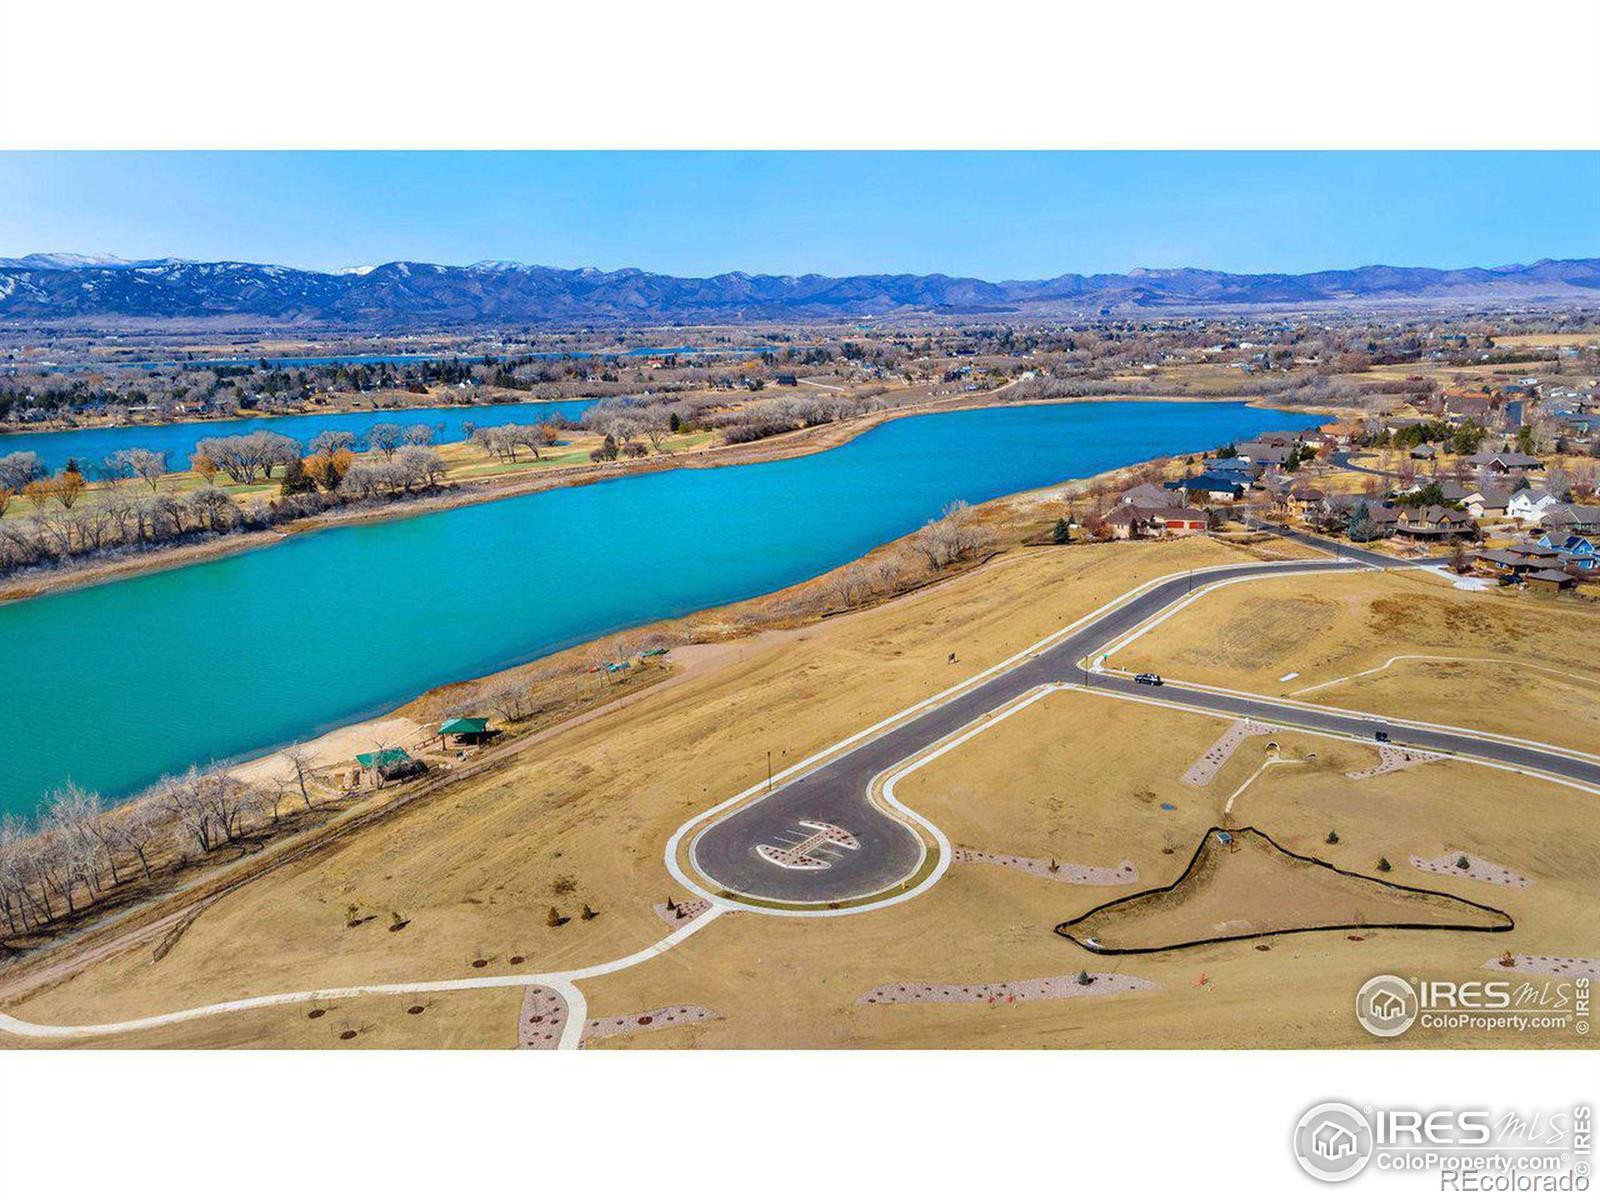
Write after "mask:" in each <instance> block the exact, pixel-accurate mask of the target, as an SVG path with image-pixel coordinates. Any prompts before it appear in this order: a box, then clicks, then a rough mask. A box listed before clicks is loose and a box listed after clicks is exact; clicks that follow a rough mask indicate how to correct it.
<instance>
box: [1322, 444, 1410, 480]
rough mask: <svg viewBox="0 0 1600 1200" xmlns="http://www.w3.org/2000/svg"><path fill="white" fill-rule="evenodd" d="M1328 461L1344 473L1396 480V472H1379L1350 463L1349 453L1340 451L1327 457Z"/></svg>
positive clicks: (1373, 468)
mask: <svg viewBox="0 0 1600 1200" xmlns="http://www.w3.org/2000/svg"><path fill="white" fill-rule="evenodd" d="M1328 461H1329V462H1331V463H1332V464H1333V465H1334V466H1336V467H1342V468H1343V469H1344V470H1346V471H1354V472H1356V474H1358V475H1376V476H1377V477H1378V478H1379V479H1398V478H1399V472H1398V471H1380V470H1378V469H1377V468H1376V467H1363V466H1361V465H1359V464H1357V463H1353V462H1351V461H1350V451H1348V450H1341V451H1339V452H1338V453H1337V454H1332V455H1329V456H1328Z"/></svg>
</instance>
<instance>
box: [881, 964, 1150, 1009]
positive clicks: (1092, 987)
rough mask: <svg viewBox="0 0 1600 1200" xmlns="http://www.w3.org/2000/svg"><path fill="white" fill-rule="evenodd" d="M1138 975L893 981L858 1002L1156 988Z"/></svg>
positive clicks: (960, 1000)
mask: <svg viewBox="0 0 1600 1200" xmlns="http://www.w3.org/2000/svg"><path fill="white" fill-rule="evenodd" d="M1155 986H1156V985H1155V984H1154V983H1152V982H1151V981H1150V980H1148V979H1140V978H1139V977H1138V976H1137V975H1113V974H1110V973H1109V972H1099V973H1095V974H1091V975H1090V976H1089V982H1088V983H1087V984H1084V983H1079V982H1078V977H1077V976H1076V975H1051V976H1048V977H1046V978H1044V979H1017V980H1005V981H1002V982H1000V983H890V984H885V985H884V986H883V987H880V988H874V989H873V990H872V991H870V992H868V993H867V994H866V995H864V996H860V997H858V998H857V999H856V1003H857V1004H991V1005H993V1004H1015V1003H1016V1002H1017V1001H1019V1000H1072V999H1075V998H1077V997H1079V996H1106V995H1112V994H1114V993H1117V992H1147V991H1151V990H1152V989H1154V988H1155Z"/></svg>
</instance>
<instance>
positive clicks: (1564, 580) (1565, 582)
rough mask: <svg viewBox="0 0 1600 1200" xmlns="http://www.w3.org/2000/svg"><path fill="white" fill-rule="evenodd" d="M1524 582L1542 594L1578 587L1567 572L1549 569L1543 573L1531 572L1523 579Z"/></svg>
mask: <svg viewBox="0 0 1600 1200" xmlns="http://www.w3.org/2000/svg"><path fill="white" fill-rule="evenodd" d="M1522 581H1523V582H1524V583H1526V584H1527V585H1528V586H1529V587H1531V588H1533V589H1535V590H1536V591H1541V592H1564V591H1566V590H1567V589H1568V588H1572V587H1576V586H1577V584H1578V581H1577V579H1576V578H1574V577H1573V576H1571V575H1568V574H1567V573H1566V572H1565V571H1558V570H1555V569H1554V568H1547V569H1545V570H1543V571H1529V572H1528V573H1527V574H1526V575H1524V576H1523V577H1522Z"/></svg>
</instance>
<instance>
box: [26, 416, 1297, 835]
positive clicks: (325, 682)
mask: <svg viewBox="0 0 1600 1200" xmlns="http://www.w3.org/2000/svg"><path fill="white" fill-rule="evenodd" d="M467 411H468V412H472V411H473V410H467ZM476 411H477V412H478V413H479V414H481V413H482V410H476ZM1320 419H1321V418H1318V417H1315V416H1312V415H1310V414H1305V413H1284V412H1275V411H1271V410H1266V409H1254V408H1247V407H1245V406H1244V405H1242V404H1237V403H1195V404H1179V403H1136V402H1098V403H1083V404H1068V405H1040V406H1030V407H1016V408H997V409H982V410H974V411H969V412H953V413H940V414H936V415H929V416H920V417H908V418H904V419H901V420H896V421H890V422H887V423H885V424H883V425H880V426H878V427H877V428H875V429H872V430H870V431H868V432H867V433H865V434H863V435H862V436H860V437H858V438H856V439H855V440H854V441H852V442H850V443H848V444H846V445H844V446H841V447H839V448H838V449H835V450H829V451H826V452H824V453H820V454H813V455H810V456H807V457H804V458H794V459H787V460H783V461H776V462H766V463H756V464H752V465H749V466H738V467H720V468H715V469H701V470H676V471H666V472H661V473H658V474H650V475H635V476H624V477H622V478H619V479H615V480H611V481H608V482H605V483H598V484H593V485H590V486H587V487H574V488H561V489H557V490H554V491H548V492H539V493H535V494H532V495H528V496H520V497H515V498H513V499H508V500H500V501H495V502H493V503H488V504H479V505H472V506H468V507H463V508H457V509H450V510H446V511H442V512H436V513H431V514H428V515H425V516H418V517H413V518H408V519H404V520H395V521H388V522H383V523H379V524H373V525H363V526H346V527H342V528H334V529H327V530H323V531H321V532H317V533H312V534H307V535H303V536H299V537H294V538H290V539H288V540H286V541H284V542H283V543H281V544H279V545H275V546H272V547H271V548H268V549H263V550H255V551H251V552H249V553H245V554H239V555H235V556H233V557H230V558H224V559H219V560H217V561H214V562H207V563H200V564H197V565H194V566H189V567H184V568H181V569H178V570H172V571H164V572H161V573H158V574H153V575H145V576H139V577H136V578H132V579H127V580H122V581H119V582H113V583H106V584H102V585H99V586H96V587H92V588H86V589H83V590H80V591H75V592H65V593H61V594H59V595H50V596H44V597H41V598H39V599H34V600H27V601H23V602H20V603H15V604H10V605H0V687H3V688H4V691H5V694H6V696H7V697H8V698H9V701H10V703H9V705H8V709H9V716H8V734H9V737H10V739H11V745H12V747H13V750H12V754H11V758H10V760H9V761H8V763H7V769H6V770H5V771H4V772H3V773H0V809H3V810H10V811H22V812H29V811H32V809H33V808H34V806H35V805H36V803H37V802H38V801H39V799H40V797H41V796H42V795H43V794H44V793H45V792H46V791H47V790H48V789H49V788H51V787H55V786H58V785H60V784H61V783H63V782H64V781H66V780H67V779H68V778H71V779H74V780H76V781H77V782H78V783H80V784H82V785H83V786H85V787H89V788H93V789H96V790H98V791H101V792H103V793H105V794H107V795H124V794H128V793H131V792H133V791H136V790H137V789H139V788H141V787H144V786H146V785H148V784H149V783H151V782H153V781H154V780H155V779H156V778H158V777H159V776H160V775H161V774H162V773H164V772H170V771H178V770H181V769H183V768H184V767H186V766H188V765H189V764H190V763H203V762H207V761H210V760H220V759H225V758H229V757H234V756H239V755H243V754H247V753H250V752H254V751H260V750H264V749H266V748H269V747H272V746H274V745H278V744H282V743H284V742H287V741H292V740H296V739H299V738H304V737H308V736H311V735H314V734H316V733H319V732H322V731H325V730H327V729H329V728H332V727H334V726H337V725H340V724H343V723H346V722H349V721H352V720H356V719H360V718H363V717H366V716H370V715H373V714H375V713H378V712H381V711H384V710H386V709H388V708H391V707H393V706H395V705H396V704H399V703H402V702H404V701H406V700H408V699H410V698H411V697H413V696H415V695H417V694H418V693H420V692H422V691H424V690H426V689H427V688H429V687H432V686H434V685H437V684H441V683H445V682H447V681H450V680H458V679H465V678H468V677H471V676H474V675H480V674H483V673H485V672H488V671H492V670H495V669H496V668H500V667H505V666H508V665H510V664H513V663H516V662H520V661H525V660H527V659H530V658H534V657H537V656H539V655H541V654H546V653H549V652H551V651H553V650H557V649H560V648H562V647H566V646H570V645H573V644H576V643H579V642H583V641H586V640H588V639H590V638H594V637H597V636H600V635H602V634H605V633H608V632H612V631H616V630H620V629H625V628H627V627H630V626H634V625H639V624H642V623H645V622H649V621H652V620H657V619H660V618H666V617H673V616H680V615H683V614H686V613H690V612H693V611H695V610H697V609H701V608H705V607H707V606H711V605H716V604H723V603H727V602H730V601H734V600H739V599H742V598H746V597H750V596H755V595H759V594H761V593H763V592H768V591H771V590H773V589H776V588H780V587H784V586H787V585H789V584H792V583H796V582H798V581H800V580H803V579H806V578H809V577H811V576H813V575H816V574H818V573H820V572H823V571H826V570H828V569H830V568H832V567H835V566H838V565H839V564H841V563H844V562H847V561H849V560H850V559H852V558H856V557H858V556H859V555H861V554H863V553H864V552H866V551H867V550H869V549H871V548H872V547H873V546H876V545H880V544H882V543H883V542H886V541H889V540H891V539H893V538H896V537H899V536H901V535H902V534H905V533H907V532H909V531H910V530H912V529H914V528H916V527H917V526H918V525H920V524H921V523H922V522H924V521H926V520H928V519H929V518H930V517H933V516H936V515H937V514H938V512H939V511H940V509H941V508H943V506H944V505H945V504H947V503H948V502H950V501H952V500H957V499H961V500H967V501H970V502H974V503H976V502H980V501H983V500H988V499H992V498H994V497H996V496H1001V495H1005V494H1006V493H1009V492H1015V491H1020V490H1024V489H1028V488H1034V487H1042V486H1044V485H1046V484H1050V483H1055V482H1058V481H1061V480H1065V479H1070V478H1075V477H1082V476H1087V475H1092V474H1094V473H1096V472H1099V471H1103V470H1107V469H1109V468H1112V467H1116V466H1122V465H1126V464H1129V463H1134V462H1139V461H1141V460H1143V459H1147V458H1150V457H1153V456H1155V455H1158V454H1166V453H1184V452H1190V451H1200V450H1205V449H1210V448H1214V447H1217V446H1219V445H1221V444H1224V443H1227V442H1230V441H1233V440H1235V439H1240V438H1246V437H1249V436H1251V435H1253V434H1256V433H1259V432H1261V431H1263V430H1266V429H1285V428H1302V427H1306V426H1310V425H1313V424H1316V423H1317V422H1318V421H1319V420H1320Z"/></svg>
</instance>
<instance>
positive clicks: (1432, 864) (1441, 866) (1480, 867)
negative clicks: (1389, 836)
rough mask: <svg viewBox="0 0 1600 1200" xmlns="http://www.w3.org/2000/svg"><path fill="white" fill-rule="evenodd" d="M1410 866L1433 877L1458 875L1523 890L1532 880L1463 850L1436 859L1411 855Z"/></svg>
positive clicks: (1448, 852)
mask: <svg viewBox="0 0 1600 1200" xmlns="http://www.w3.org/2000/svg"><path fill="white" fill-rule="evenodd" d="M1462 859H1466V860H1467V865H1466V866H1464V867H1463V866H1461V865H1459V864H1460V861H1461V860H1462ZM1411 865H1412V866H1413V867H1416V868H1418V869H1419V870H1423V871H1432V872H1433V873H1434V874H1435V875H1459V876H1460V877H1461V878H1463V879H1476V880H1477V881H1478V882H1479V883H1496V884H1499V885H1500V886H1501V887H1514V888H1525V887H1530V886H1532V884H1533V880H1531V879H1529V878H1528V877H1527V876H1526V875H1519V874H1517V873H1516V872H1515V871H1513V870H1511V868H1509V867H1502V866H1501V865H1500V864H1499V863H1492V862H1490V861H1489V860H1488V859H1487V858H1479V857H1478V856H1477V855H1476V854H1468V853H1467V852H1466V851H1465V850H1446V851H1445V852H1444V853H1443V854H1441V855H1439V857H1438V858H1418V857H1417V856H1416V855H1415V854H1413V855H1412V856H1411Z"/></svg>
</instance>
